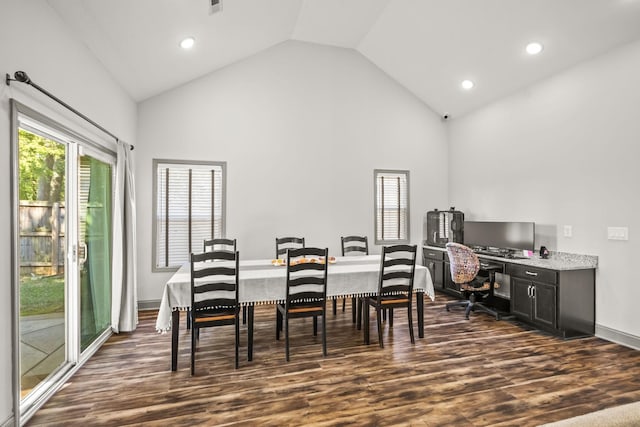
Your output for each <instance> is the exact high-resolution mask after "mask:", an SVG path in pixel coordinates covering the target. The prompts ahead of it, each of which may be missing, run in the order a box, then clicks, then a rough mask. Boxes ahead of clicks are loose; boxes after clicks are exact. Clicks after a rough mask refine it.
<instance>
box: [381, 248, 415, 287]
mask: <svg viewBox="0 0 640 427" xmlns="http://www.w3.org/2000/svg"><path fill="white" fill-rule="evenodd" d="M417 253H418V247H417V245H394V246H385V247H383V248H382V256H381V260H380V280H379V285H378V295H380V296H381V297H384V296H388V295H398V294H408V295H411V294H412V293H413V279H414V275H415V269H416V255H417Z"/></svg>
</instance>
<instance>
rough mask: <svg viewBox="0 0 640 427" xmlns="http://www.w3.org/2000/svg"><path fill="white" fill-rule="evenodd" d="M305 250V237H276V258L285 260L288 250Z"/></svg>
mask: <svg viewBox="0 0 640 427" xmlns="http://www.w3.org/2000/svg"><path fill="white" fill-rule="evenodd" d="M300 248H304V237H276V258H285V256H286V255H287V250H288V249H300Z"/></svg>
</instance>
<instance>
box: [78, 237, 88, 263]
mask: <svg viewBox="0 0 640 427" xmlns="http://www.w3.org/2000/svg"><path fill="white" fill-rule="evenodd" d="M80 248H82V259H81V260H80V262H79V263H80V264H84V263H85V262H87V256H88V249H87V243H86V242H81V243H80Z"/></svg>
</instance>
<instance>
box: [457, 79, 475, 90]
mask: <svg viewBox="0 0 640 427" xmlns="http://www.w3.org/2000/svg"><path fill="white" fill-rule="evenodd" d="M460 85H461V86H462V89H466V90H469V89H471V88H472V87H473V86H474V85H473V82H472V81H471V80H463V81H462V83H460Z"/></svg>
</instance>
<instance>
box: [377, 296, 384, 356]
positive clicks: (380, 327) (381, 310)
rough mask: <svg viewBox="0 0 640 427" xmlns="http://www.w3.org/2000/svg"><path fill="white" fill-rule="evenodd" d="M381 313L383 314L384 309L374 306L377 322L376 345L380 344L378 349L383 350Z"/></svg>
mask: <svg viewBox="0 0 640 427" xmlns="http://www.w3.org/2000/svg"><path fill="white" fill-rule="evenodd" d="M381 312H384V309H381V307H380V306H379V305H376V320H377V321H378V344H380V348H384V344H383V343H382V319H381V316H380V315H381V314H382V313H381Z"/></svg>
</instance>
